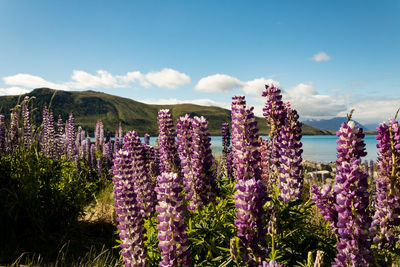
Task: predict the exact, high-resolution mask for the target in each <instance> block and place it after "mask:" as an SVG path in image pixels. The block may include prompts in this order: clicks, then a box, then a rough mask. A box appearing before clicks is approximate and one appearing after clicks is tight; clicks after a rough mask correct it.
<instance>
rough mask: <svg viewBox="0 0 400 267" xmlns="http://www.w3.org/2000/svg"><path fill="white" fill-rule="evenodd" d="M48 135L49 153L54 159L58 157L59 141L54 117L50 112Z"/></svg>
mask: <svg viewBox="0 0 400 267" xmlns="http://www.w3.org/2000/svg"><path fill="white" fill-rule="evenodd" d="M46 128H47V129H46V133H47V135H48V139H47V142H48V145H47V146H48V153H49V157H51V158H54V157H56V156H57V144H56V142H57V140H56V132H55V129H54V116H53V112H51V111H50V113H49V117H48V120H47V126H46Z"/></svg>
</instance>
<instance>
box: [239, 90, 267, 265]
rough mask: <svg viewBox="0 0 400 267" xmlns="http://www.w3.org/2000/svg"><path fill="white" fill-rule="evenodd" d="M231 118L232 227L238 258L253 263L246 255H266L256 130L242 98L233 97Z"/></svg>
mask: <svg viewBox="0 0 400 267" xmlns="http://www.w3.org/2000/svg"><path fill="white" fill-rule="evenodd" d="M231 116H232V153H233V164H234V176H235V178H236V179H237V181H238V183H237V184H236V186H235V188H236V190H237V192H236V194H235V199H236V201H235V206H236V208H237V210H238V212H237V214H236V220H235V225H236V227H237V229H238V231H237V236H238V237H239V239H240V242H239V245H240V250H241V253H242V255H243V256H242V258H243V260H244V262H246V263H248V262H252V261H254V259H251V258H250V254H252V255H256V256H259V257H264V256H265V254H266V250H265V247H266V240H265V230H264V222H263V216H264V214H265V211H264V209H263V205H264V203H265V201H266V200H267V197H266V192H265V191H266V190H265V187H264V185H263V183H262V181H261V180H260V179H261V170H260V166H259V161H260V152H259V151H258V147H259V142H258V136H257V131H258V130H257V128H256V125H257V122H256V121H255V118H254V114H253V108H252V107H251V108H246V101H245V98H244V97H243V96H234V97H233V98H232V113H231ZM256 240H257V241H256ZM249 249H250V250H251V251H249ZM249 252H251V253H249Z"/></svg>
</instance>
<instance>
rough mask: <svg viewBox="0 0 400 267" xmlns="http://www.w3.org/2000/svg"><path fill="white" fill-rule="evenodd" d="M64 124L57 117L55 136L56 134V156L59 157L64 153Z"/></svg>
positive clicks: (59, 117)
mask: <svg viewBox="0 0 400 267" xmlns="http://www.w3.org/2000/svg"><path fill="white" fill-rule="evenodd" d="M63 136H64V122H63V120H62V118H61V115H59V116H58V121H57V134H56V142H55V143H56V144H55V145H56V155H57V156H61V154H63V153H64V151H65V143H64V137H63Z"/></svg>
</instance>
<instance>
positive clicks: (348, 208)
mask: <svg viewBox="0 0 400 267" xmlns="http://www.w3.org/2000/svg"><path fill="white" fill-rule="evenodd" d="M336 135H337V136H338V137H339V140H337V141H336V143H337V145H338V146H337V152H338V154H337V161H336V163H337V172H336V186H335V188H334V192H335V197H336V204H335V208H336V211H337V222H336V228H337V235H338V242H337V249H338V254H337V255H336V262H335V264H333V266H343V265H346V264H353V265H355V266H364V265H365V266H366V265H367V263H368V261H369V260H370V246H371V242H370V236H369V228H370V225H371V217H370V215H369V211H368V204H369V193H368V191H367V190H368V175H367V174H366V173H365V172H363V171H362V169H361V166H360V163H361V160H360V159H361V157H363V156H365V155H366V152H365V143H364V141H363V138H364V133H363V131H362V129H361V128H359V127H358V125H357V126H356V125H355V123H354V122H353V121H349V122H347V123H342V127H341V128H340V130H339V131H337V133H336Z"/></svg>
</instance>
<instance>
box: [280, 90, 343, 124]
mask: <svg viewBox="0 0 400 267" xmlns="http://www.w3.org/2000/svg"><path fill="white" fill-rule="evenodd" d="M283 101H285V102H287V101H288V102H290V104H291V106H292V107H294V108H295V109H296V110H297V111H298V112H299V114H300V116H301V119H326V118H332V117H335V116H337V115H338V113H339V112H341V111H343V110H345V109H346V96H345V95H334V96H331V95H323V94H320V93H318V92H317V90H316V89H315V87H314V85H313V84H312V83H300V84H298V85H296V86H294V87H292V88H289V89H288V90H285V91H284V92H283Z"/></svg>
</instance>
